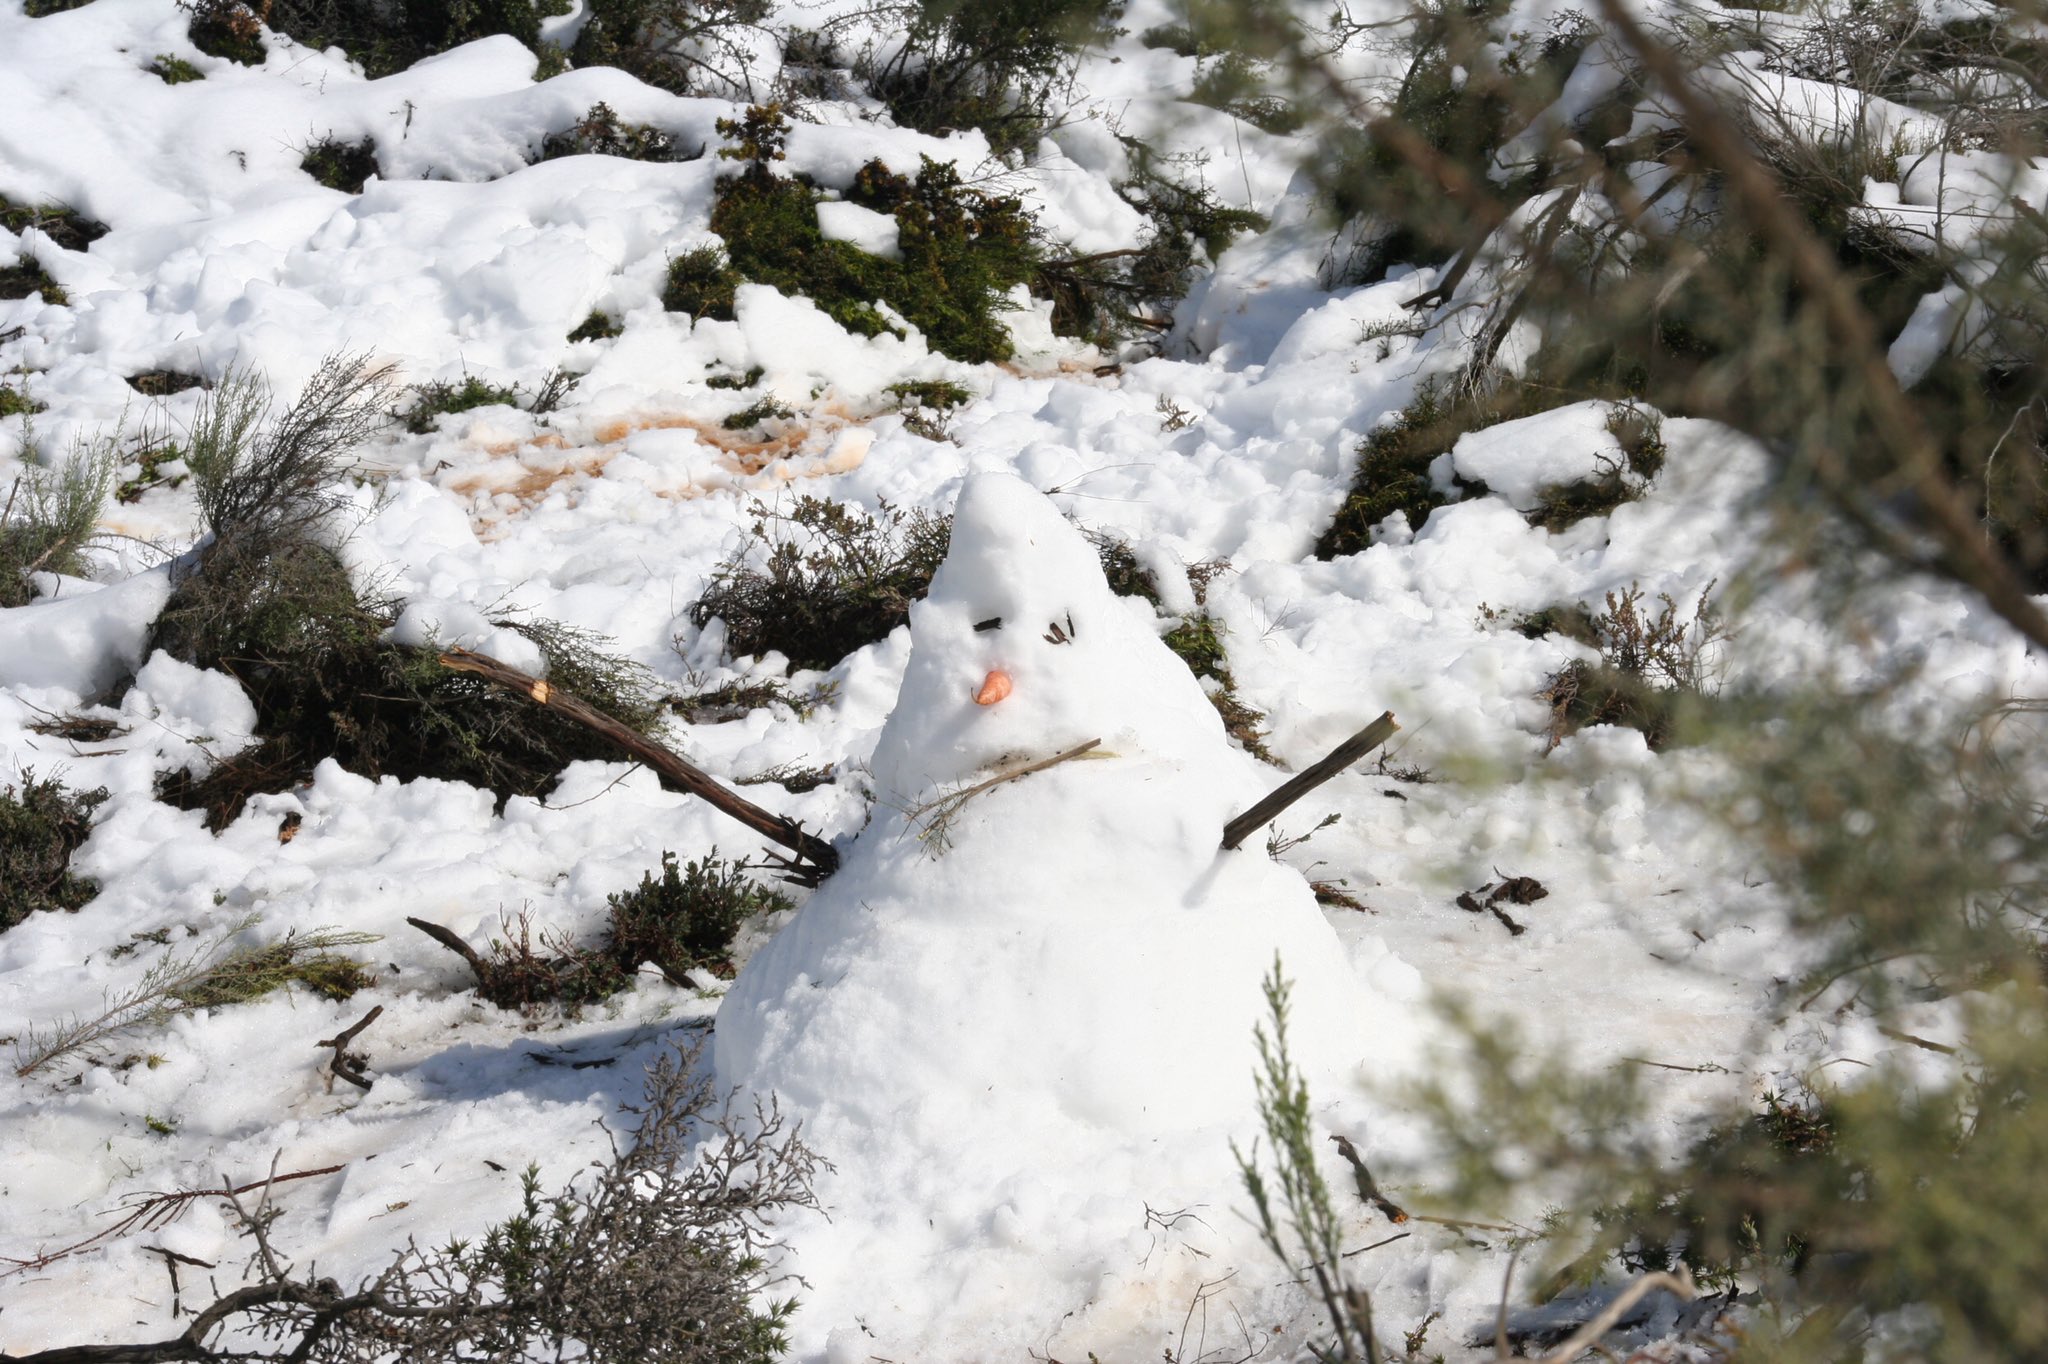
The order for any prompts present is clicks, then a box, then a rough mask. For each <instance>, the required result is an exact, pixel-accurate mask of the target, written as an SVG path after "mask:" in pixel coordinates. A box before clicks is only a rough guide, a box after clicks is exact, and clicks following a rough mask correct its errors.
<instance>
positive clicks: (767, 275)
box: [663, 105, 1038, 363]
mask: <svg viewBox="0 0 2048 1364" xmlns="http://www.w3.org/2000/svg"><path fill="white" fill-rule="evenodd" d="M718 130H719V132H720V133H721V134H723V135H725V136H726V137H727V138H729V139H732V140H733V145H731V146H728V147H725V148H722V149H721V150H720V152H719V155H720V156H722V157H726V158H728V159H732V160H739V161H743V162H745V163H746V170H745V171H744V172H743V173H742V174H740V175H737V176H733V177H730V178H728V179H725V180H722V181H720V182H719V186H718V191H717V203H716V205H715V206H714V207H713V209H712V212H711V230H712V231H714V232H716V233H717V234H718V235H719V237H720V238H721V239H722V240H723V241H724V243H725V248H724V251H723V253H720V252H719V251H717V250H716V248H712V247H699V248H697V249H696V250H694V251H691V252H689V253H687V254H685V255H683V256H679V257H677V258H676V260H675V261H674V262H673V263H672V264H671V265H670V267H669V287H668V291H667V292H666V293H665V294H664V295H663V304H664V306H666V307H668V308H669V309H670V311H673V312H683V313H688V314H689V315H690V316H691V317H692V318H698V317H718V318H730V317H731V316H732V291H733V288H734V287H735V286H736V285H737V284H738V283H739V282H740V281H742V280H746V281H752V282H755V283H759V284H767V285H772V286H773V287H775V288H777V289H779V290H781V291H782V292H783V293H786V294H791V295H801V296H803V297H805V298H808V299H810V300H811V301H812V302H814V303H816V304H817V305H818V307H819V308H821V309H822V310H824V312H825V313H826V314H827V315H828V316H830V317H831V318H832V319H833V320H834V321H836V322H838V323H839V324H840V325H841V326H843V327H845V328H846V329H847V330H848V331H851V332H855V333H857V334H859V335H862V336H878V335H881V334H882V333H884V332H889V333H891V334H895V335H901V334H902V333H901V332H900V330H899V329H898V328H896V327H895V326H893V325H892V324H891V323H890V321H889V319H888V318H887V316H885V315H884V314H883V313H882V312H881V310H880V309H879V308H878V307H877V305H878V304H884V303H886V304H887V305H888V306H889V307H890V308H892V309H894V310H895V311H896V312H897V313H898V314H900V315H901V316H903V317H904V318H906V319H908V320H909V321H910V322H911V323H912V324H913V325H915V326H916V327H917V328H918V330H919V331H921V332H923V333H924V336H925V340H926V341H927V342H928V343H929V344H930V345H931V347H932V349H934V350H937V351H940V352H942V353H943V354H946V355H950V356H952V357H953V358H955V359H958V360H965V361H968V362H970V363H978V362H981V361H985V360H1003V359H1007V358H1009V355H1010V353H1011V342H1010V334H1009V329H1008V328H1006V327H1005V326H1003V325H1002V323H1001V321H1000V315H1001V314H1002V313H1003V312H1004V311H1007V310H1008V309H1009V308H1010V307H1011V306H1013V305H1012V304H1011V302H1010V299H1009V292H1010V290H1011V289H1013V288H1015V287H1016V286H1017V285H1019V284H1026V283H1028V282H1029V281H1031V280H1032V279H1033V278H1034V277H1035V274H1036V270H1037V262H1038V250H1037V247H1036V244H1035V242H1034V240H1033V235H1032V234H1033V226H1032V221H1031V219H1030V217H1029V216H1028V215H1027V214H1026V213H1025V212H1024V208H1023V205H1022V204H1021V202H1020V201H1018V200H1016V199H1012V198H999V197H995V196H991V195H986V194H983V193H981V192H980V191H978V190H973V189H970V188H968V187H966V186H965V185H963V184H962V183H961V180H960V174H959V172H958V171H957V170H956V169H954V167H952V166H951V165H948V164H943V163H940V162H935V161H932V160H929V159H926V160H925V161H924V162H923V164H922V167H921V169H920V170H919V172H918V175H917V178H916V179H915V180H911V179H908V178H906V177H904V176H900V175H896V174H894V173H893V172H891V171H890V170H889V169H888V168H887V167H886V166H884V165H882V164H881V163H880V162H879V161H875V162H869V163H868V164H867V165H865V166H863V167H861V168H860V170H859V171H858V172H857V173H856V175H855V177H854V184H853V187H852V188H851V189H850V190H849V191H848V192H847V195H846V197H847V199H848V201H850V202H852V203H856V204H859V205H860V206H862V207H863V208H868V209H872V210H874V211H876V212H879V213H887V214H889V215H891V216H892V217H894V218H895V219H896V224H897V231H898V244H899V247H900V250H901V254H902V259H901V260H887V259H884V258H882V257H880V256H872V255H869V254H868V253H867V252H865V251H862V250H860V249H859V248H857V247H855V246H853V245H852V244H851V243H848V242H840V241H827V240H826V239H825V237H824V235H823V234H822V233H821V232H820V231H819V229H818V212H817V205H818V202H819V200H820V198H821V196H820V194H819V192H818V190H817V189H816V188H814V187H813V186H811V185H810V184H808V183H807V182H805V181H803V180H801V179H788V178H784V177H782V176H779V175H777V174H776V173H775V172H774V170H773V165H774V163H775V162H776V161H778V160H781V159H782V155H783V153H782V141H783V139H784V138H785V137H786V136H787V131H788V124H787V121H786V120H785V119H784V118H783V116H782V113H781V110H780V109H779V108H778V107H776V106H773V105H769V106H765V107H762V106H756V107H754V108H752V109H750V110H748V112H747V115H746V117H745V118H744V119H741V120H734V119H721V120H720V121H719V124H718Z"/></svg>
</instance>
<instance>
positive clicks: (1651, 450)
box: [1529, 403, 1665, 531]
mask: <svg viewBox="0 0 2048 1364" xmlns="http://www.w3.org/2000/svg"><path fill="white" fill-rule="evenodd" d="M1663 428H1664V419H1663V418H1662V417H1661V416H1659V415H1658V414H1657V413H1656V412H1655V411H1651V410H1648V409H1644V408H1639V407H1637V406H1636V405H1635V404H1633V403H1623V404H1619V405H1617V406H1616V407H1615V408H1614V409H1613V410H1612V411H1610V412H1609V413H1608V414H1607V429H1608V431H1610V432H1611V433H1613V435H1614V438H1615V440H1616V441H1617V442H1619V443H1620V445H1621V460H1620V461H1619V462H1618V463H1616V462H1612V461H1606V460H1603V461H1602V462H1601V467H1600V469H1599V471H1598V472H1597V473H1596V474H1595V475H1594V476H1593V477H1592V478H1589V479H1582V480H1580V481H1579V482H1577V483H1565V484H1559V485H1555V486H1552V487H1548V488H1544V489H1542V490H1541V491H1540V493H1539V494H1538V505H1537V507H1536V509H1535V510H1534V511H1532V512H1530V513H1529V524H1530V525H1532V526H1538V527H1541V528H1542V529H1544V530H1547V531H1560V530H1563V529H1564V528H1565V527H1567V526H1573V525H1577V524H1578V523H1579V522H1580V521H1583V520H1585V519H1586V518H1587V517H1589V516H1605V515H1607V513H1609V512H1611V511H1613V510H1614V509H1615V508H1616V507H1619V506H1621V505H1623V504H1624V503H1628V502H1634V501H1636V500H1637V499H1638V498H1640V497H1641V496H1642V495H1643V492H1644V489H1645V488H1646V487H1647V486H1648V485H1649V483H1650V482H1651V480H1653V479H1655V478H1656V477H1657V475H1658V474H1659V473H1660V472H1662V470H1663V468H1664V456H1665V450H1664V435H1663ZM1630 476H1632V477H1630Z"/></svg>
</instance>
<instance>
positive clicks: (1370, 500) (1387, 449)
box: [1316, 380, 1477, 559]
mask: <svg viewBox="0 0 2048 1364" xmlns="http://www.w3.org/2000/svg"><path fill="white" fill-rule="evenodd" d="M1473 421H1476V417H1475V416H1474V415H1473V414H1468V413H1462V412H1461V411H1460V408H1459V405H1457V404H1455V403H1452V402H1448V401H1446V399H1445V396H1444V386H1443V385H1442V384H1441V383H1440V382H1438V381H1435V380H1431V381H1427V382H1425V383H1424V384H1423V386H1422V388H1421V389H1420V390H1419V391H1418V392H1417V393H1416V395H1415V397H1414V399H1413V400H1412V401H1411V402H1410V403H1409V404H1408V406H1406V407H1404V408H1402V409H1401V410H1400V411H1398V412H1396V413H1395V414H1394V415H1393V417H1392V419H1391V420H1387V419H1382V420H1381V421H1380V423H1379V424H1378V425H1377V426H1375V427H1373V429H1372V430H1371V431H1370V432H1368V433H1367V435H1366V437H1365V439H1364V440H1363V441H1361V442H1359V446H1358V466H1357V468H1356V469H1355V470H1354V471H1353V472H1352V475H1351V487H1350V489H1349V491H1347V492H1346V493H1345V494H1344V501H1343V503H1342V504H1341V505H1340V506H1339V507H1338V509H1337V516H1336V519H1335V520H1334V521H1332V522H1331V524H1330V528H1329V529H1328V530H1326V531H1324V532H1323V534H1322V538H1320V539H1319V540H1317V541H1316V557H1317V558H1318V559H1334V558H1336V557H1337V556H1339V555H1341V554H1355V553H1357V552H1358V551H1359V550H1362V549H1364V548H1365V547H1366V546H1367V545H1369V544H1371V543H1372V528H1373V527H1374V526H1377V525H1378V524H1379V523H1380V522H1382V521H1384V520H1385V519H1386V518H1387V517H1389V516H1392V515H1393V514H1394V513H1395V512H1397V511H1398V512H1401V513H1402V514H1403V515H1405V516H1406V517H1407V518H1408V524H1409V526H1410V527H1411V528H1412V529H1415V530H1420V529H1422V523H1423V522H1425V521H1427V520H1428V519H1429V514H1430V513H1431V512H1433V511H1435V510H1436V509H1437V508H1438V507H1441V506H1443V505H1444V503H1445V501H1446V500H1447V498H1446V496H1445V494H1444V493H1442V492H1440V491H1439V490H1438V489H1437V487H1436V485H1435V484H1434V483H1433V482H1432V481H1431V479H1430V476H1429V466H1430V465H1431V464H1432V463H1434V462H1435V460H1436V458H1437V456H1438V455H1441V454H1443V453H1445V452H1446V451H1448V450H1449V449H1450V448H1451V446H1452V445H1454V444H1456V443H1457V439H1458V437H1459V436H1460V435H1462V434H1464V432H1466V431H1468V430H1474V429H1477V427H1476V426H1475V425H1473V424H1471V423H1472V422H1473Z"/></svg>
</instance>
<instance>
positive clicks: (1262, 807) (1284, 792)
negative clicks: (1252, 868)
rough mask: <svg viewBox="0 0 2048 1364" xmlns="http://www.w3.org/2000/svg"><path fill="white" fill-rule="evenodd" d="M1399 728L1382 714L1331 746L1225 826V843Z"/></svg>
mask: <svg viewBox="0 0 2048 1364" xmlns="http://www.w3.org/2000/svg"><path fill="white" fill-rule="evenodd" d="M1400 728H1401V726H1400V724H1399V722H1397V721H1396V720H1395V719H1394V712H1392V711H1386V712H1384V713H1382V714H1381V716H1380V718H1379V719H1377V720H1375V721H1373V722H1372V723H1371V724H1369V725H1367V726H1366V727H1365V728H1364V729H1361V730H1359V731H1358V733H1356V734H1354V735H1352V736H1351V737H1350V738H1348V739H1346V740H1345V741H1344V742H1343V743H1341V744H1338V745H1337V746H1336V747H1335V748H1333V749H1331V750H1330V752H1329V755H1328V756H1327V757H1325V758H1324V759H1323V760H1322V761H1321V762H1319V763H1317V764H1316V765H1315V766H1313V767H1310V768H1307V769H1305V770H1303V771H1301V772H1298V773H1296V774H1295V775H1294V776H1292V777H1290V778H1288V779H1287V780H1286V781H1285V782H1282V783H1281V784H1280V785H1279V786H1278V787H1276V788H1275V789H1274V791H1273V794H1271V795H1269V796H1267V797H1266V798H1265V799H1264V800H1262V801H1260V802H1259V803H1258V804H1257V805H1254V806H1253V807H1252V808H1251V809H1249V810H1247V811H1245V812H1244V813H1243V814H1241V815H1239V816H1238V817H1237V818H1236V819H1233V820H1231V821H1230V823H1228V824H1226V825H1224V826H1223V846H1224V847H1225V848H1233V849H1234V848H1236V847H1237V845H1238V844H1240V843H1242V842H1244V840H1245V836H1246V835H1248V834H1249V833H1251V831H1252V830H1254V829H1256V828H1258V827H1259V826H1260V825H1262V824H1264V823H1266V822H1267V821H1268V820H1270V819H1272V818H1273V816H1275V815H1277V814H1279V813H1280V812H1281V811H1282V810H1285V809H1286V808H1287V807H1288V806H1290V805H1292V804H1294V802H1296V801H1298V800H1300V799H1301V798H1302V797H1303V796H1305V795H1307V794H1308V793H1309V792H1311V791H1313V790H1315V789H1316V788H1317V787H1318V786H1321V785H1322V784H1323V783H1324V782H1326V781H1328V780H1329V779H1330V778H1332V777H1334V776H1336V775H1337V774H1338V773H1339V772H1342V771H1343V770H1344V769H1345V768H1347V767H1349V766H1351V764H1353V763H1355V762H1357V761H1358V760H1359V759H1360V758H1363V757H1364V756H1365V755H1366V754H1368V753H1370V752H1372V751H1373V750H1374V749H1375V748H1378V747H1379V746H1380V745H1381V744H1383V743H1385V742H1386V741H1387V740H1389V739H1391V738H1393V737H1394V734H1395V733H1396V732H1397V731H1398V730H1399V729H1400Z"/></svg>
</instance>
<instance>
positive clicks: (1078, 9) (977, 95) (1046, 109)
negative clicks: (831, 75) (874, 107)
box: [861, 0, 1122, 154]
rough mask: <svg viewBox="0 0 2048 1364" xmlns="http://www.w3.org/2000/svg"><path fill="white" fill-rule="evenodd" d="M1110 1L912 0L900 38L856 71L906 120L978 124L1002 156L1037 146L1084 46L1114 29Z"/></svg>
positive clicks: (926, 128) (919, 124)
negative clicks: (898, 43)
mask: <svg viewBox="0 0 2048 1364" xmlns="http://www.w3.org/2000/svg"><path fill="white" fill-rule="evenodd" d="M1121 10H1122V6H1121V5H1120V4H1118V3H1116V2H1115V0H914V2H913V3H910V4H903V5H899V6H895V7H892V11H891V13H892V14H893V16H894V17H896V18H897V19H898V20H899V22H900V23H901V24H902V34H903V38H902V42H901V43H900V45H898V46H896V47H895V48H893V49H892V50H891V51H890V53H889V54H888V55H887V57H886V58H884V59H882V60H867V61H864V62H863V63H862V65H861V74H862V75H863V76H865V77H866V79H867V81H868V84H869V86H870V87H871V88H872V89H873V91H874V93H875V94H876V95H878V96H879V97H880V98H881V99H882V101H883V102H884V103H885V104H887V105H888V106H889V112H890V113H891V114H892V115H893V116H894V117H895V119H896V121H897V122H898V123H900V124H902V125H904V126H905V127H909V128H917V129H919V130H921V131H923V132H929V133H937V132H942V131H944V130H946V129H949V128H979V129H981V130H982V132H984V133H986V134H987V135H988V139H989V144H990V145H991V146H992V147H993V148H994V149H995V150H996V152H997V153H998V154H1008V153H1011V152H1017V151H1025V152H1028V151H1030V150H1032V149H1033V148H1035V147H1036V146H1037V144H1038V139H1039V137H1040V136H1042V135H1043V133H1044V131H1045V129H1046V127H1047V125H1048V123H1049V122H1050V121H1051V120H1052V118H1053V116H1054V115H1055V114H1056V113H1057V112H1058V110H1057V108H1056V106H1057V105H1058V103H1059V101H1060V100H1061V99H1062V98H1064V97H1065V96H1066V95H1067V93H1068V92H1070V91H1071V89H1072V87H1073V77H1074V71H1075V68H1076V66H1077V64H1078V63H1079V61H1080V57H1081V54H1082V52H1083V51H1085V50H1086V49H1087V48H1088V47H1090V46H1092V45H1095V44H1098V43H1101V42H1104V41H1107V40H1108V39H1109V38H1110V37H1111V36H1112V35H1113V34H1114V33H1115V23H1116V18H1117V16H1118V14H1119V13H1120V12H1121Z"/></svg>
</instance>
